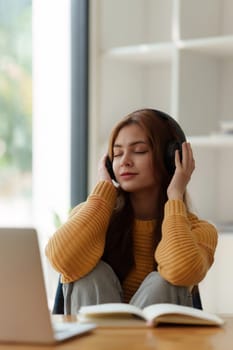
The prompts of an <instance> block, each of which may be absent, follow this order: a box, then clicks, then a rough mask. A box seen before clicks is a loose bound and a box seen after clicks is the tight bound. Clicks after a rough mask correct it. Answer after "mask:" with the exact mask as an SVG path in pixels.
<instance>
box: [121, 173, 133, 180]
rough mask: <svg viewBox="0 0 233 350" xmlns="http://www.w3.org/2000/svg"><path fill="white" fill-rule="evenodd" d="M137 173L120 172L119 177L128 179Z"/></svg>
mask: <svg viewBox="0 0 233 350" xmlns="http://www.w3.org/2000/svg"><path fill="white" fill-rule="evenodd" d="M136 175H137V174H136V173H128V172H127V173H122V174H121V175H120V177H121V178H122V179H130V178H132V177H134V176H136Z"/></svg>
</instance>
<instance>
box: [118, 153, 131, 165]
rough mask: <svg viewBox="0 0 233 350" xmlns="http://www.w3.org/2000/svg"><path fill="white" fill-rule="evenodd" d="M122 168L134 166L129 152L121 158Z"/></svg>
mask: <svg viewBox="0 0 233 350" xmlns="http://www.w3.org/2000/svg"><path fill="white" fill-rule="evenodd" d="M120 165H121V166H131V165H132V159H131V157H130V155H129V154H128V152H126V153H124V154H123V156H122V157H121V163H120Z"/></svg>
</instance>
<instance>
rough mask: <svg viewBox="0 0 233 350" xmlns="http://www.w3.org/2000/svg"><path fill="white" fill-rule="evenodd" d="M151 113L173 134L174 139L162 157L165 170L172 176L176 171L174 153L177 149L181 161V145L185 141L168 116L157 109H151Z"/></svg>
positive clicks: (181, 131) (174, 122)
mask: <svg viewBox="0 0 233 350" xmlns="http://www.w3.org/2000/svg"><path fill="white" fill-rule="evenodd" d="M153 111H154V112H155V114H156V115H157V116H158V117H159V118H162V119H163V120H164V121H165V122H166V123H167V126H168V127H169V128H170V129H171V130H172V131H173V134H174V139H173V140H171V141H169V142H168V144H167V149H166V152H165V155H164V162H165V165H166V169H167V171H168V173H169V174H170V175H173V174H174V172H175V169H176V166H175V151H176V150H177V149H178V151H179V154H180V158H181V159H182V143H183V142H185V141H186V137H185V134H184V132H183V130H182V129H181V127H180V125H179V124H178V123H177V122H176V121H175V119H173V118H172V117H171V116H170V115H169V114H167V113H165V112H162V111H159V110H157V109H153Z"/></svg>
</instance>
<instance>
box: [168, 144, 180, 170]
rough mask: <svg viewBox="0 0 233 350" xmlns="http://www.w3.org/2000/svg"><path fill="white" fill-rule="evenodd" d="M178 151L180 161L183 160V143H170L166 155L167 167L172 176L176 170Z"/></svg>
mask: <svg viewBox="0 0 233 350" xmlns="http://www.w3.org/2000/svg"><path fill="white" fill-rule="evenodd" d="M177 149H178V150H179V154H180V159H181V160H182V145H181V143H180V142H178V141H171V142H169V143H168V145H167V150H166V154H165V165H166V168H167V171H168V173H169V174H170V175H173V174H174V172H175V170H176V166H175V151H176V150H177Z"/></svg>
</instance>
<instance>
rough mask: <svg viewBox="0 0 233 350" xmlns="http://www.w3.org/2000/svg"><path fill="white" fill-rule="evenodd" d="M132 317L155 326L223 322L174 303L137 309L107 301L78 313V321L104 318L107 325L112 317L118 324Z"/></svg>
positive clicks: (211, 315) (208, 324) (99, 320)
mask: <svg viewBox="0 0 233 350" xmlns="http://www.w3.org/2000/svg"><path fill="white" fill-rule="evenodd" d="M132 317H136V318H137V319H141V320H143V321H144V324H146V325H148V326H156V325H157V324H160V323H168V324H171V323H173V324H183V325H207V326H221V325H223V323H224V321H223V320H222V319H221V318H220V317H218V316H217V315H215V314H212V313H209V312H206V311H203V310H199V309H195V308H193V307H189V306H181V305H175V304H154V305H150V306H147V307H145V308H144V309H139V308H138V307H136V306H134V305H131V304H126V303H107V304H98V305H90V306H83V307H81V308H80V310H79V313H78V319H79V320H80V322H82V321H84V322H85V321H90V320H91V321H93V322H95V323H96V324H97V325H98V324H101V323H102V324H103V320H105V322H104V323H105V325H107V324H108V322H109V321H112V320H114V319H115V320H118V324H119V325H120V322H123V323H124V322H125V320H126V319H130V318H132ZM106 321H107V322H106ZM145 321H146V322H145ZM110 323H111V322H110Z"/></svg>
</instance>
